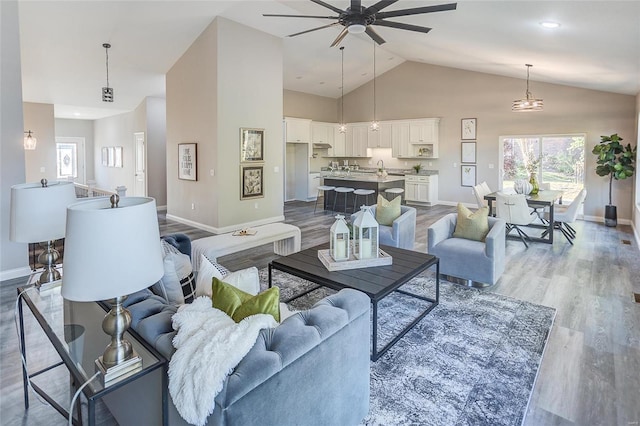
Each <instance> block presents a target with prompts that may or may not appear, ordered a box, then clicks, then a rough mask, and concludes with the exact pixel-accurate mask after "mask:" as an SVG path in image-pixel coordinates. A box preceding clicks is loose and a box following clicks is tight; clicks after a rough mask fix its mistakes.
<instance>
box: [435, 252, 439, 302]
mask: <svg viewBox="0 0 640 426" xmlns="http://www.w3.org/2000/svg"><path fill="white" fill-rule="evenodd" d="M438 303H440V259H438V260H437V261H436V305H437V304H438Z"/></svg>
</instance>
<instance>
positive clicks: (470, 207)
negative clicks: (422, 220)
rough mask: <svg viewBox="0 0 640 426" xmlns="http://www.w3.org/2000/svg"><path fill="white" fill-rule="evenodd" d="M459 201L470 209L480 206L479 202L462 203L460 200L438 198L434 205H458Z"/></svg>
mask: <svg viewBox="0 0 640 426" xmlns="http://www.w3.org/2000/svg"><path fill="white" fill-rule="evenodd" d="M458 203H460V204H462V205H463V206H465V207H467V208H469V209H477V208H478V204H477V203H461V202H460V201H443V200H438V201H436V202H435V203H433V204H432V206H437V205H441V206H452V207H457V206H458Z"/></svg>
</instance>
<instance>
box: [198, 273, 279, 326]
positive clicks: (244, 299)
mask: <svg viewBox="0 0 640 426" xmlns="http://www.w3.org/2000/svg"><path fill="white" fill-rule="evenodd" d="M211 298H212V300H213V307H214V308H217V309H220V310H221V311H224V312H226V314H227V315H229V316H230V317H231V318H233V320H234V321H235V322H240V321H242V320H243V319H244V318H246V317H248V316H251V315H255V314H269V315H271V316H273V318H274V319H275V320H276V321H278V322H280V289H279V288H278V287H271V288H270V289H268V290H265V291H263V292H262V293H259V294H257V295H255V296H254V295H251V294H249V293H247V292H244V291H242V290H240V289H238V288H236V287H234V286H233V285H231V284H227V283H225V282H223V281H220V280H219V279H218V278H215V277H214V278H213V285H212V294H211Z"/></svg>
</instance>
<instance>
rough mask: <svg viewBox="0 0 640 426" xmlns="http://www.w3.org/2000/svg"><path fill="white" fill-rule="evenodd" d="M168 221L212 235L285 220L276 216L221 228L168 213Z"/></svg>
mask: <svg viewBox="0 0 640 426" xmlns="http://www.w3.org/2000/svg"><path fill="white" fill-rule="evenodd" d="M167 219H169V220H173V221H176V222H179V223H183V224H185V225H189V226H193V227H194V228H198V229H202V230H204V231H208V232H211V233H212V234H225V233H227V232H233V231H235V230H238V229H242V228H250V227H252V226H260V225H266V224H268V223H274V222H282V221H283V220H284V216H275V217H270V218H266V219H260V220H255V221H252V222H245V223H238V224H234V225H229V226H224V227H221V228H217V227H215V226H210V225H205V224H203V223H200V222H195V221H193V220H189V219H185V218H182V217H179V216H174V215H172V214H168V213H167Z"/></svg>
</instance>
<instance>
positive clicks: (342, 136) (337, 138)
mask: <svg viewBox="0 0 640 426" xmlns="http://www.w3.org/2000/svg"><path fill="white" fill-rule="evenodd" d="M346 155H347V134H346V133H340V130H338V128H337V127H336V128H335V129H334V133H333V148H329V152H328V156H329V157H346Z"/></svg>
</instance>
